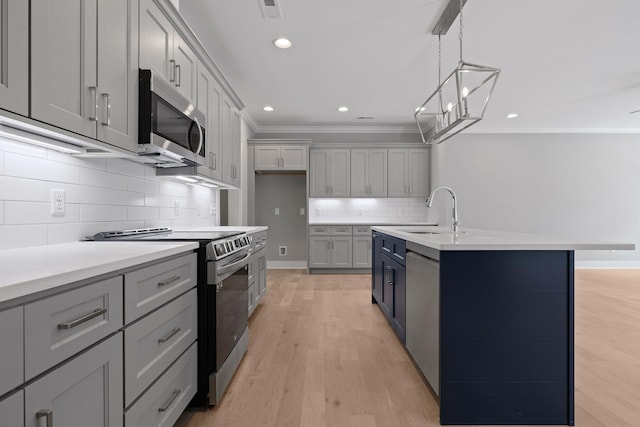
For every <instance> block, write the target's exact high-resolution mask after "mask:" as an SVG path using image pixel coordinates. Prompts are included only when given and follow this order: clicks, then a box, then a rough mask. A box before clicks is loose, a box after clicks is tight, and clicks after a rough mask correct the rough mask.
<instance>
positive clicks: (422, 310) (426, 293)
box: [406, 251, 440, 396]
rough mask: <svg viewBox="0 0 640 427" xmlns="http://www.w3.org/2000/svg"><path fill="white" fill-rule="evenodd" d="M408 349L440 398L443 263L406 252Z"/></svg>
mask: <svg viewBox="0 0 640 427" xmlns="http://www.w3.org/2000/svg"><path fill="white" fill-rule="evenodd" d="M406 316H407V317H406V323H407V325H406V333H407V336H406V347H407V350H409V353H410V354H411V357H413V360H414V361H415V362H416V365H418V368H419V369H420V371H422V375H424V377H425V378H426V380H427V381H428V382H429V384H430V385H431V388H432V389H433V391H434V392H435V393H436V395H438V396H439V395H440V263H439V262H438V261H436V260H434V259H431V258H427V257H425V256H422V255H420V254H417V253H415V252H408V251H407V311H406Z"/></svg>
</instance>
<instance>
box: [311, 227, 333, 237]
mask: <svg viewBox="0 0 640 427" xmlns="http://www.w3.org/2000/svg"><path fill="white" fill-rule="evenodd" d="M309 235H310V236H329V235H331V227H327V226H317V225H310V226H309Z"/></svg>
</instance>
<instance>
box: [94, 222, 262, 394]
mask: <svg viewBox="0 0 640 427" xmlns="http://www.w3.org/2000/svg"><path fill="white" fill-rule="evenodd" d="M88 239H90V240H98V241H99V240H135V241H138V240H153V241H193V242H198V244H199V248H198V250H197V254H198V391H197V393H196V396H195V397H194V398H193V400H192V403H191V404H192V406H198V407H204V406H207V405H215V404H216V403H218V401H219V400H220V398H221V397H222V395H223V393H224V391H225V390H226V388H227V386H228V385H229V382H230V381H231V378H232V377H233V374H234V372H235V371H236V369H237V367H238V365H239V364H240V361H241V360H242V357H243V356H244V354H245V353H246V352H247V347H248V345H249V332H248V329H247V320H248V308H247V298H248V295H247V286H248V264H249V258H250V256H251V250H250V249H251V237H250V236H247V235H246V234H244V233H241V232H238V231H172V230H171V229H170V228H167V227H158V228H145V229H136V230H123V231H108V232H101V233H97V234H95V235H93V236H90V237H88Z"/></svg>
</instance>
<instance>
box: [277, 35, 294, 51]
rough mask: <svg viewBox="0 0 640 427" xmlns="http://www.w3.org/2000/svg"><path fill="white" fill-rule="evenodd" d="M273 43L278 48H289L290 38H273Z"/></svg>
mask: <svg viewBox="0 0 640 427" xmlns="http://www.w3.org/2000/svg"><path fill="white" fill-rule="evenodd" d="M273 44H274V46H275V47H277V48H279V49H289V48H290V47H291V40H289V39H286V38H284V37H280V38H279V39H275V40H274V41H273Z"/></svg>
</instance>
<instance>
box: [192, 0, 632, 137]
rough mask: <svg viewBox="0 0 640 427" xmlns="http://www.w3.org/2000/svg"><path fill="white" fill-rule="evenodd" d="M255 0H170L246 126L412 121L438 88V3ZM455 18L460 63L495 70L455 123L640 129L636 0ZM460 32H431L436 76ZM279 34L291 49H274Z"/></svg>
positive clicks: (562, 1)
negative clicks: (471, 116) (484, 101)
mask: <svg viewBox="0 0 640 427" xmlns="http://www.w3.org/2000/svg"><path fill="white" fill-rule="evenodd" d="M260 1H262V0H233V1H229V0H181V1H180V12H181V13H182V14H183V16H184V17H185V19H186V20H187V22H189V24H190V25H191V26H192V28H193V29H194V31H195V32H196V34H197V35H198V37H199V38H200V40H201V41H202V43H203V44H204V45H205V47H206V48H207V49H208V50H209V52H210V53H211V55H212V57H213V58H215V61H216V63H217V65H218V66H219V68H220V69H221V70H222V72H223V73H224V75H225V77H226V78H227V80H228V81H229V82H230V83H231V85H232V86H233V88H234V89H235V91H236V92H237V94H238V95H239V96H240V98H241V99H242V101H243V102H244V103H245V105H246V108H245V111H244V113H245V115H247V116H248V117H249V118H250V121H252V122H253V124H254V125H255V126H256V128H257V129H256V130H258V131H269V130H273V131H284V130H287V129H290V130H294V129H295V130H302V129H301V127H304V128H306V129H308V130H317V129H318V128H319V127H325V128H326V127H330V128H335V129H338V128H339V127H342V126H366V127H371V126H380V127H384V126H393V128H389V129H390V130H391V129H394V130H401V129H406V130H409V131H414V128H415V124H414V121H413V109H414V108H415V107H416V106H418V105H420V104H421V103H422V102H423V101H424V100H425V99H426V97H427V96H428V95H429V94H430V93H431V92H432V91H433V90H434V89H435V87H436V86H437V37H436V36H432V35H431V29H432V28H433V26H434V24H435V22H436V21H437V19H438V17H439V15H440V14H441V12H442V10H443V9H444V6H445V4H446V0H395V1H390V0H323V1H310V0H279V4H280V7H281V10H282V15H283V17H282V19H267V18H263V16H262V13H261V9H260ZM463 17H464V25H463V27H464V59H465V60H467V61H468V62H472V63H476V64H482V65H489V66H495V67H499V68H501V69H502V73H501V75H500V78H499V80H498V84H497V86H496V90H495V92H494V95H493V98H492V100H491V102H490V104H489V107H488V109H487V113H486V115H485V119H484V120H483V121H482V122H480V123H479V124H477V125H476V126H474V127H472V128H470V129H468V130H467V132H575V131H578V132H640V113H637V114H629V113H630V112H631V111H633V110H639V109H640V24H639V23H638V18H639V17H640V1H638V0H528V1H527V0H518V1H514V0H468V2H467V4H466V6H465V8H464V14H463ZM458 30H459V25H458V23H457V22H456V23H455V24H454V25H453V26H452V27H451V29H450V30H449V33H448V34H447V35H446V36H443V45H442V52H443V75H447V74H448V73H449V72H451V71H452V70H453V68H454V67H455V65H456V62H457V59H458V54H459V53H458V38H457V37H458ZM278 36H286V37H288V38H290V39H291V40H292V42H293V47H292V48H290V49H287V50H280V49H276V48H275V47H274V46H273V44H272V41H273V40H274V39H275V38H277V37H278ZM267 104H269V105H272V106H274V107H275V109H276V110H275V111H274V112H272V113H266V112H264V111H262V107H263V106H264V105H267ZM340 105H347V106H348V107H349V108H350V111H349V112H347V113H339V112H338V111H337V107H338V106H340ZM510 112H516V113H518V114H519V115H520V116H519V117H518V118H517V119H511V120H509V119H506V118H505V116H506V115H507V114H508V113H510ZM357 116H373V117H375V119H373V120H357V119H356V117H357Z"/></svg>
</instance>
